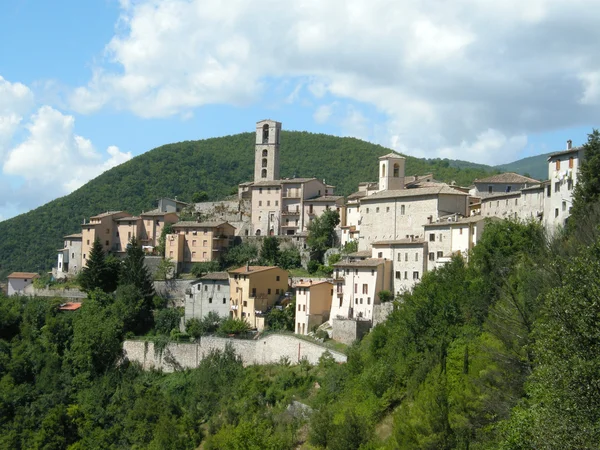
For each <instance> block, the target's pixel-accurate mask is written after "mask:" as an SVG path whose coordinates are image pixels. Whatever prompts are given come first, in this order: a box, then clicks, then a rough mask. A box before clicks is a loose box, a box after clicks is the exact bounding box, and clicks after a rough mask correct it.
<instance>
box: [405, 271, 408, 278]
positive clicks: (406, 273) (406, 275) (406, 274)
mask: <svg viewBox="0 0 600 450" xmlns="http://www.w3.org/2000/svg"><path fill="white" fill-rule="evenodd" d="M404 279H405V280H408V272H407V271H404Z"/></svg>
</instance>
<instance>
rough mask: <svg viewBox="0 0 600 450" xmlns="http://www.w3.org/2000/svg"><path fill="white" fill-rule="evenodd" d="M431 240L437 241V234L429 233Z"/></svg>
mask: <svg viewBox="0 0 600 450" xmlns="http://www.w3.org/2000/svg"><path fill="white" fill-rule="evenodd" d="M429 242H435V234H433V233H429Z"/></svg>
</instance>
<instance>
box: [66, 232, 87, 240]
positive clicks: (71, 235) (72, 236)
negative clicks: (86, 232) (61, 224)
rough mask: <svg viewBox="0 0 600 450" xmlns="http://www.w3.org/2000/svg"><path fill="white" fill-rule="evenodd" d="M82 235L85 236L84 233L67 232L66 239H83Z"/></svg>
mask: <svg viewBox="0 0 600 450" xmlns="http://www.w3.org/2000/svg"><path fill="white" fill-rule="evenodd" d="M82 237H83V234H82V233H74V234H67V235H66V236H65V239H77V238H79V239H81V238H82Z"/></svg>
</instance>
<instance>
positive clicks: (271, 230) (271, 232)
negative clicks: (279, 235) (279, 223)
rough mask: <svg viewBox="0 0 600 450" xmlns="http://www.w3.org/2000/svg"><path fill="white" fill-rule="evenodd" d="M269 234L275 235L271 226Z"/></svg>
mask: <svg viewBox="0 0 600 450" xmlns="http://www.w3.org/2000/svg"><path fill="white" fill-rule="evenodd" d="M269 236H275V230H273V228H271V229H270V230H269Z"/></svg>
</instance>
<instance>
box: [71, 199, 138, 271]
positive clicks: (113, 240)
mask: <svg viewBox="0 0 600 450" xmlns="http://www.w3.org/2000/svg"><path fill="white" fill-rule="evenodd" d="M123 217H131V215H130V214H129V213H127V212H125V211H107V212H105V213H102V214H98V215H96V216H92V217H90V221H89V222H88V223H84V224H83V225H82V226H81V265H82V266H85V265H86V264H87V261H88V258H89V256H90V251H91V250H92V246H93V245H94V240H95V239H96V238H98V239H100V243H101V244H102V249H103V250H104V252H105V253H108V252H110V251H116V250H117V248H116V244H117V243H120V233H119V230H118V223H119V222H118V220H119V219H122V218H123Z"/></svg>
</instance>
